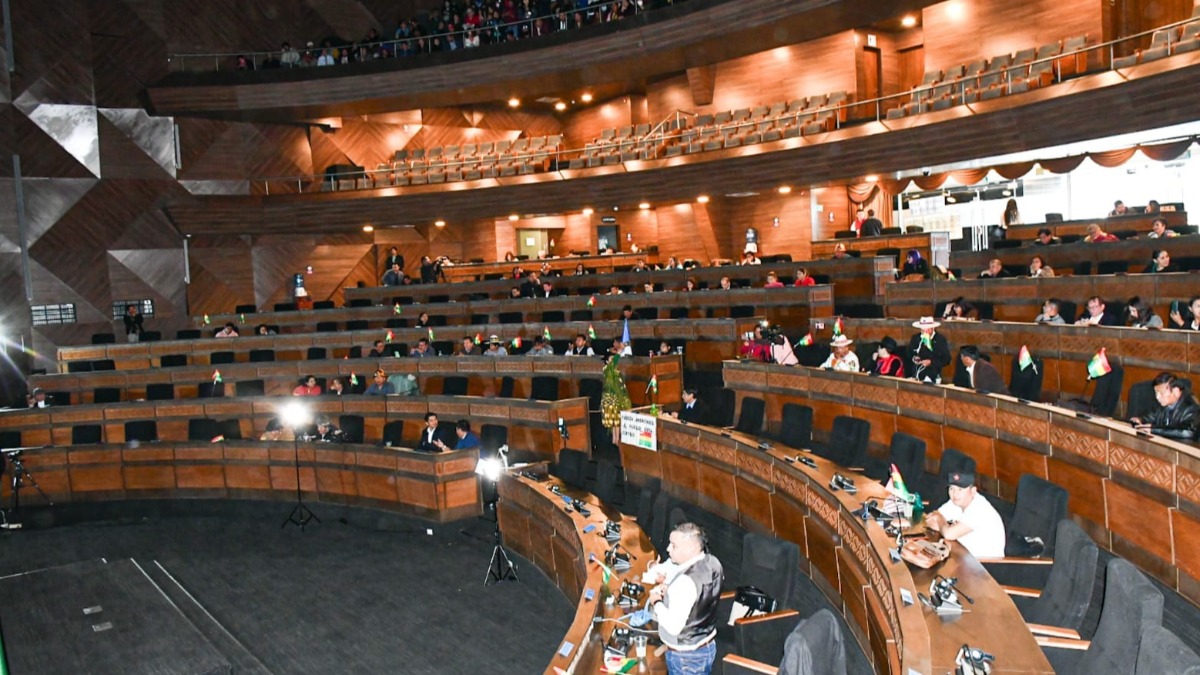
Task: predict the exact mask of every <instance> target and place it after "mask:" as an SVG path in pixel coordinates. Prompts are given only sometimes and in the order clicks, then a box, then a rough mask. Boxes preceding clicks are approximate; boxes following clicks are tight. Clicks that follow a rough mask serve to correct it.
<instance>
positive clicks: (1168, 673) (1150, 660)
mask: <svg viewBox="0 0 1200 675" xmlns="http://www.w3.org/2000/svg"><path fill="white" fill-rule="evenodd" d="M1197 674H1200V656H1196V652H1194V651H1192V650H1191V649H1189V648H1188V646H1187V645H1185V644H1183V641H1182V640H1180V639H1179V638H1178V637H1176V636H1175V634H1174V633H1172V632H1171V631H1169V630H1167V629H1166V628H1163V627H1162V626H1149V627H1148V628H1146V629H1145V630H1144V631H1142V645H1141V647H1140V648H1139V649H1138V655H1137V663H1136V664H1135V665H1134V670H1133V675H1197Z"/></svg>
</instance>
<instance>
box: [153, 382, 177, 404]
mask: <svg viewBox="0 0 1200 675" xmlns="http://www.w3.org/2000/svg"><path fill="white" fill-rule="evenodd" d="M173 398H175V385H173V384H171V383H170V382H152V383H150V384H147V385H146V400H147V401H169V400H171V399H173Z"/></svg>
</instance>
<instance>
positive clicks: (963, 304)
mask: <svg viewBox="0 0 1200 675" xmlns="http://www.w3.org/2000/svg"><path fill="white" fill-rule="evenodd" d="M942 318H943V319H946V320H949V321H973V320H976V319H978V318H979V310H978V309H977V308H976V307H975V305H972V304H971V303H969V302H967V301H966V300H963V299H962V296H959V297H957V298H955V299H953V300H951V301H950V302H948V303H946V311H944V312H942Z"/></svg>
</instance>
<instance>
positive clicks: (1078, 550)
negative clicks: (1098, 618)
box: [1024, 518, 1100, 630]
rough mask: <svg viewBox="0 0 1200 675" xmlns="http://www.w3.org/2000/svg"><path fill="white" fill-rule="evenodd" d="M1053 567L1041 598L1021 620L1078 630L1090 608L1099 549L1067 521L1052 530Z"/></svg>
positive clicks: (1064, 520)
mask: <svg viewBox="0 0 1200 675" xmlns="http://www.w3.org/2000/svg"><path fill="white" fill-rule="evenodd" d="M1055 530H1056V531H1055V546H1054V564H1053V565H1051V566H1050V576H1049V578H1047V579H1046V585H1045V587H1044V588H1043V589H1042V594H1041V596H1039V597H1038V598H1037V599H1036V600H1034V601H1033V603H1032V604H1031V605H1030V606H1029V608H1028V609H1026V610H1025V612H1024V616H1025V620H1026V621H1029V622H1031V623H1040V624H1045V625H1048V626H1059V627H1061V628H1070V629H1071V630H1079V628H1080V626H1082V625H1083V620H1084V617H1086V616H1087V613H1088V609H1089V608H1090V607H1091V605H1092V587H1093V586H1094V585H1095V583H1096V560H1097V558H1098V557H1099V555H1100V548H1099V547H1098V546H1096V542H1094V541H1092V538H1091V537H1089V536H1088V535H1087V533H1086V532H1084V531H1083V529H1082V528H1080V527H1079V526H1078V525H1076V524H1075V522H1074V521H1072V520H1071V519H1069V518H1063V519H1062V520H1060V521H1058V526H1057V527H1056V528H1055Z"/></svg>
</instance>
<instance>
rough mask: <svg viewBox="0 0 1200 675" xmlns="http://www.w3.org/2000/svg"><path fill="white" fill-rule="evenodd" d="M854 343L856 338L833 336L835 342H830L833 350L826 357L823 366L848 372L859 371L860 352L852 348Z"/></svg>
mask: <svg viewBox="0 0 1200 675" xmlns="http://www.w3.org/2000/svg"><path fill="white" fill-rule="evenodd" d="M852 344H854V340H851V339H850V338H848V337H846V336H845V335H839V336H837V337H835V338H833V342H830V343H829V347H830V350H831V351H830V352H829V358H827V359H825V363H822V364H821V367H822V368H829V369H831V370H837V371H841V372H846V373H857V372H858V371H859V367H858V354H855V353H854V352H853V351H851V350H850V345H852Z"/></svg>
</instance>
